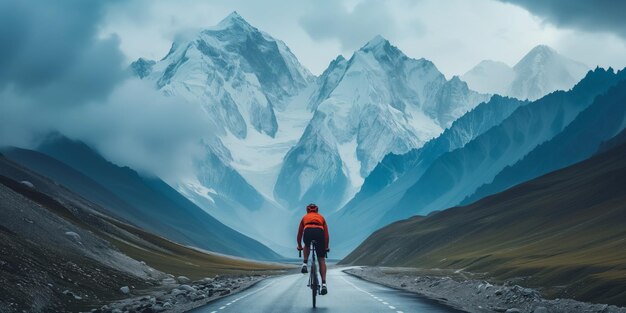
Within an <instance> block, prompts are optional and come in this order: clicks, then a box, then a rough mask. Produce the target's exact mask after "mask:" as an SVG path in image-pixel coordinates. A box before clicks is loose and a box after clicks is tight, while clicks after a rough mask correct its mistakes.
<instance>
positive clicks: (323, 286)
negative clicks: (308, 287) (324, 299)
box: [320, 284, 328, 296]
mask: <svg viewBox="0 0 626 313" xmlns="http://www.w3.org/2000/svg"><path fill="white" fill-rule="evenodd" d="M327 293H328V289H326V284H322V291H320V294H321V295H322V296H323V295H325V294H327Z"/></svg>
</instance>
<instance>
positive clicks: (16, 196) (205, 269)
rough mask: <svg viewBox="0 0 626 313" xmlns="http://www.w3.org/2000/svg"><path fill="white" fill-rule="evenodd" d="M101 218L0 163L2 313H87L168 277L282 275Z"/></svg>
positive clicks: (69, 195) (51, 184)
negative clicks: (124, 289) (125, 290)
mask: <svg viewBox="0 0 626 313" xmlns="http://www.w3.org/2000/svg"><path fill="white" fill-rule="evenodd" d="M102 212H106V210H105V209H104V208H102V207H100V206H98V205H97V204H95V203H93V202H90V201H89V200H86V199H85V198H82V197H81V196H79V195H77V194H75V193H73V192H72V191H70V190H69V189H67V188H65V187H64V186H62V185H59V184H58V183H57V182H55V181H52V180H50V179H48V178H46V177H43V176H41V175H39V174H37V173H35V172H32V171H30V170H29V169H27V168H24V167H22V166H20V165H18V164H16V163H14V162H12V161H10V160H8V159H6V158H4V157H3V156H1V155H0V294H2V295H3V296H2V297H0V311H1V312H5V311H6V312H15V311H21V310H25V311H28V312H31V311H32V312H35V311H46V312H48V311H61V310H68V309H69V310H71V311H77V310H81V311H84V310H85V309H87V308H91V307H92V306H93V305H96V304H102V303H106V302H107V301H110V300H114V299H117V298H120V297H123V295H122V294H120V293H119V291H118V290H119V288H120V287H121V286H125V285H127V286H134V287H136V288H137V289H150V288H153V287H155V286H158V285H159V283H160V281H161V280H162V279H163V278H165V277H166V275H165V273H168V274H173V275H185V276H188V277H189V278H192V279H199V278H203V277H210V276H214V275H215V274H220V275H223V274H253V273H264V274H271V273H272V272H275V271H276V270H281V269H284V268H285V267H286V266H285V265H281V264H276V263H261V262H255V261H250V260H245V259H240V258H235V257H230V256H226V255H221V254H216V253H211V252H206V251H201V250H198V249H195V248H191V247H187V246H183V245H180V244H176V243H174V242H172V241H169V240H167V239H164V238H162V237H159V236H157V235H154V234H152V233H149V232H147V231H145V230H142V229H139V228H137V227H136V226H132V225H130V224H128V223H127V222H124V221H121V220H119V219H116V218H114V217H112V216H109V215H105V214H104V213H102ZM16 284H17V285H16ZM16 286H17V287H16ZM68 291H69V292H72V294H73V295H70V296H68V295H67V294H66V293H67V292H68ZM75 296H76V297H75Z"/></svg>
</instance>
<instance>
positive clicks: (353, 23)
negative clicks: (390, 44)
mask: <svg viewBox="0 0 626 313" xmlns="http://www.w3.org/2000/svg"><path fill="white" fill-rule="evenodd" d="M300 25H301V26H302V27H303V28H304V30H305V31H306V32H307V34H308V35H309V36H311V38H313V39H315V40H330V39H336V40H338V41H339V42H340V43H341V48H342V50H344V51H349V50H354V49H356V48H358V47H361V46H363V45H364V44H365V43H366V42H367V41H369V40H370V39H372V38H373V37H374V36H376V35H382V36H384V37H387V38H390V37H393V35H394V33H395V31H396V28H397V25H396V21H395V19H394V17H393V15H392V14H391V12H390V10H389V8H388V7H387V2H385V1H378V0H366V1H362V2H359V3H358V4H357V5H356V6H355V7H354V8H353V9H352V10H349V9H348V7H346V6H345V5H344V3H341V2H339V1H333V0H324V1H317V2H316V5H315V6H314V7H312V8H311V10H310V11H309V12H307V13H306V14H305V15H304V16H303V17H302V18H301V19H300Z"/></svg>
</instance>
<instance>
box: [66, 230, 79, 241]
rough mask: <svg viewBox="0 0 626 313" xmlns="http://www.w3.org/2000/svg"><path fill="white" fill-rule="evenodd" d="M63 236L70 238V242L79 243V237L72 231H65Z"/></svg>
mask: <svg viewBox="0 0 626 313" xmlns="http://www.w3.org/2000/svg"><path fill="white" fill-rule="evenodd" d="M65 235H66V236H68V237H70V238H72V240H74V241H76V242H80V235H79V234H77V233H75V232H73V231H66V232H65Z"/></svg>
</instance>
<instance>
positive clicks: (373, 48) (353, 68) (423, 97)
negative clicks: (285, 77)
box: [274, 36, 489, 209]
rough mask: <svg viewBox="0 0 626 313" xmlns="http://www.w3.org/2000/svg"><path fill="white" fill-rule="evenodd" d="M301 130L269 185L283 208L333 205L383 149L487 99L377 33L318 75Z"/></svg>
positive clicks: (413, 143)
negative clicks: (310, 114)
mask: <svg viewBox="0 0 626 313" xmlns="http://www.w3.org/2000/svg"><path fill="white" fill-rule="evenodd" d="M318 85H319V87H318V89H317V90H316V91H315V92H314V93H313V94H312V96H311V97H310V102H309V105H308V107H309V108H311V109H315V110H316V111H315V113H314V116H313V118H312V119H311V121H310V122H309V124H308V126H307V128H306V131H305V132H304V134H303V135H302V137H301V138H300V140H299V141H298V143H297V144H296V145H295V146H294V147H293V148H292V149H291V150H290V151H289V153H288V154H287V155H286V156H285V160H284V165H283V167H282V169H281V172H280V174H279V176H278V180H277V182H276V186H275V189H274V194H275V197H276V198H277V199H279V200H281V201H282V202H283V203H285V204H286V205H287V206H289V207H297V206H301V205H304V204H305V203H307V202H311V201H314V200H315V201H317V202H318V203H319V204H320V205H322V206H323V207H327V208H331V209H338V208H339V207H340V206H341V205H342V204H343V203H345V201H347V200H348V199H349V198H350V197H352V195H354V193H356V191H358V188H359V187H360V186H361V184H362V182H363V179H364V177H366V176H367V175H368V174H369V173H370V172H371V170H372V169H373V168H374V167H375V166H376V164H378V162H379V161H380V160H382V158H383V157H384V156H385V155H387V154H388V153H396V154H400V153H405V152H407V151H409V150H410V149H412V148H416V147H420V146H422V145H423V144H424V142H426V141H427V140H429V139H431V138H433V137H435V136H437V135H438V134H440V133H441V132H442V131H443V130H444V129H445V128H446V127H449V126H450V124H451V123H452V121H454V120H455V119H456V118H458V117H459V116H461V115H463V114H464V113H465V112H467V111H468V110H470V109H472V108H473V107H474V106H476V105H477V104H478V103H480V102H482V101H485V100H487V99H489V96H488V95H484V94H479V93H477V92H474V91H472V90H470V89H469V88H468V87H467V84H465V83H464V82H463V81H461V80H460V79H459V78H458V77H454V78H452V79H451V80H449V81H447V80H446V79H445V77H444V75H443V74H441V72H439V70H437V68H436V67H435V65H434V64H433V63H432V62H430V61H428V60H425V59H419V60H416V59H412V58H409V57H407V56H406V55H405V54H404V53H402V52H401V51H400V50H399V49H398V48H396V47H394V46H393V45H391V44H390V43H389V42H388V41H387V40H385V39H384V38H382V37H380V36H377V37H375V38H374V39H372V40H371V41H370V42H368V43H367V44H366V45H365V46H363V47H362V48H361V49H359V50H358V51H356V52H355V53H354V54H353V56H352V57H351V58H350V59H349V60H346V59H344V58H343V57H341V56H340V57H338V58H337V59H335V60H334V61H333V62H331V64H330V66H329V68H328V69H327V70H326V71H325V72H324V73H323V74H322V76H321V77H320V80H319V82H318Z"/></svg>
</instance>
